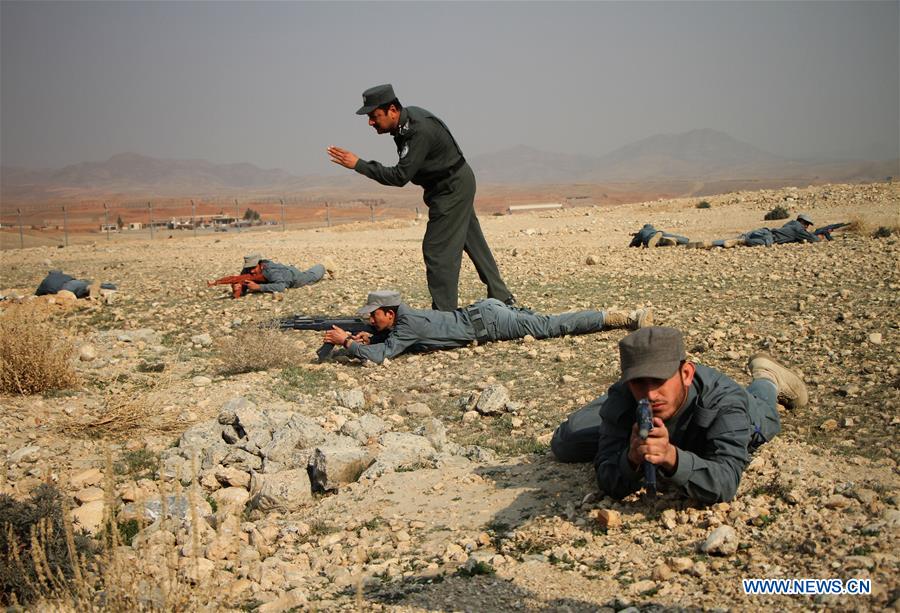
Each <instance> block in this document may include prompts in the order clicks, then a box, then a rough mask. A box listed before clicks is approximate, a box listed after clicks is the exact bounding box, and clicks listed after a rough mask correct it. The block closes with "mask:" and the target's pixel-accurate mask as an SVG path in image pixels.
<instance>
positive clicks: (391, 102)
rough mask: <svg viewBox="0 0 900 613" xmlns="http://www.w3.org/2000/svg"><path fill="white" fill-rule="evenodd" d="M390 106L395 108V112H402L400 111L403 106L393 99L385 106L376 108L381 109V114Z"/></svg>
mask: <svg viewBox="0 0 900 613" xmlns="http://www.w3.org/2000/svg"><path fill="white" fill-rule="evenodd" d="M392 104H393V105H394V106H395V107H397V110H398V111H402V110H403V105H402V104H400V101H399V100H397V99H396V98H394V99H393V100H391V101H390V102H387V103H385V104H382V105H381V106H379V107H376V108H379V109H381V110H382V111H383V112H385V113H387V111H388V109H389V108H391V105H392Z"/></svg>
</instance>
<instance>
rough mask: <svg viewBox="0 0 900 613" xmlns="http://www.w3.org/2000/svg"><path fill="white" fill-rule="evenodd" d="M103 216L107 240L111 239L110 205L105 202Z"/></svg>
mask: <svg viewBox="0 0 900 613" xmlns="http://www.w3.org/2000/svg"><path fill="white" fill-rule="evenodd" d="M103 217H104V223H103V226H104V227H105V228H106V240H109V205H108V204H107V203H105V202H104V203H103Z"/></svg>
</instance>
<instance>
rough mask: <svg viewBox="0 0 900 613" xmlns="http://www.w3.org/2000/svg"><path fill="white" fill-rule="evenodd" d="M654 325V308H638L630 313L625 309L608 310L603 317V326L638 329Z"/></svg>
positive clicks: (607, 327) (608, 328) (606, 327)
mask: <svg viewBox="0 0 900 613" xmlns="http://www.w3.org/2000/svg"><path fill="white" fill-rule="evenodd" d="M652 325H653V309H636V310H634V311H631V312H630V313H626V312H625V311H606V312H605V313H604V317H603V328H604V329H607V330H610V329H613V328H627V329H628V330H637V329H638V328H646V327H647V326H652Z"/></svg>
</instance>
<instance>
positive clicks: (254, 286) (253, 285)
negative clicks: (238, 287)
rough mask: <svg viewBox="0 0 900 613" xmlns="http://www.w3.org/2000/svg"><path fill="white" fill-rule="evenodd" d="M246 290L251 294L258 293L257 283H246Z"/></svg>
mask: <svg viewBox="0 0 900 613" xmlns="http://www.w3.org/2000/svg"><path fill="white" fill-rule="evenodd" d="M247 289H248V290H250V291H251V292H258V291H259V283H257V282H256V281H247Z"/></svg>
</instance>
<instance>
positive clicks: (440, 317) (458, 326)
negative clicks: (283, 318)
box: [325, 290, 653, 364]
mask: <svg viewBox="0 0 900 613" xmlns="http://www.w3.org/2000/svg"><path fill="white" fill-rule="evenodd" d="M358 313H359V315H368V316H369V319H370V321H371V323H372V326H373V327H374V328H375V329H376V330H378V333H377V334H374V335H369V334H367V333H365V332H361V333H359V334H357V335H351V334H350V333H349V332H347V331H345V330H342V329H340V328H338V327H334V328H333V329H332V330H329V331H328V332H326V333H325V342H326V343H331V344H333V345H343V346H344V347H345V348H346V349H347V353H348V354H349V355H351V356H353V357H356V358H364V359H367V360H371V361H372V362H375V363H377V364H380V363H382V362H383V361H384V360H385V358H393V357H395V356H398V355H400V354H401V353H403V352H405V351H432V350H436V349H455V348H457V347H465V346H467V345H469V344H471V343H472V342H473V341H478V342H480V343H481V342H487V341H503V340H512V339H516V338H522V337H524V336H525V335H528V334H530V335H531V336H533V337H534V338H536V339H542V338H552V337H559V336H564V335H566V334H590V333H592V332H600V331H601V330H610V329H613V328H629V329H632V330H635V329H637V328H639V327H642V326H649V325H651V324H652V323H653V313H652V311H651V310H650V309H638V310H635V311H632V312H630V313H626V312H624V311H577V312H568V313H562V314H560V315H541V314H538V313H535V312H533V311H530V310H528V309H523V308H519V307H510V306H507V305H506V304H504V303H502V302H500V301H499V300H496V299H494V298H487V299H485V300H480V301H478V302H476V303H475V304H472V305H470V306H467V307H465V308H462V309H456V310H454V311H434V310H419V309H413V308H411V307H409V306H408V305H406V304H404V303H403V301H402V300H401V299H400V294H399V293H398V292H395V291H392V290H381V291H377V292H372V293H370V294H369V297H368V299H367V300H366V304H365V305H363V307H362V308H360V309H359V312H358Z"/></svg>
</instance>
